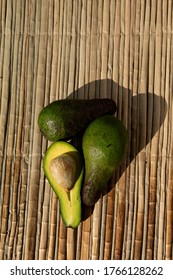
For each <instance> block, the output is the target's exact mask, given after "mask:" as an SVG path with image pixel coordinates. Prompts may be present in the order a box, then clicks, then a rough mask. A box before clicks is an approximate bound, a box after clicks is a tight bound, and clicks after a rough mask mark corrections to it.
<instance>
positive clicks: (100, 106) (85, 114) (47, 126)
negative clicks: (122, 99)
mask: <svg viewBox="0 0 173 280" xmlns="http://www.w3.org/2000/svg"><path fill="white" fill-rule="evenodd" d="M115 111H116V104H115V102H114V101H113V100H112V99H109V98H105V99H90V100H81V99H63V100H57V101H53V102H52V103H50V104H49V105H48V106H46V107H45V108H43V109H42V111H41V112H40V114H39V117H38V126H39V128H40V131H41V133H42V134H43V135H44V137H45V138H46V139H47V140H49V141H51V142H56V141H58V140H68V139H70V138H71V137H73V136H74V135H76V134H78V133H79V132H80V131H82V130H84V129H85V128H86V127H87V126H88V124H89V123H90V122H91V121H93V120H94V119H96V118H98V117H100V116H102V115H104V114H113V113H115Z"/></svg>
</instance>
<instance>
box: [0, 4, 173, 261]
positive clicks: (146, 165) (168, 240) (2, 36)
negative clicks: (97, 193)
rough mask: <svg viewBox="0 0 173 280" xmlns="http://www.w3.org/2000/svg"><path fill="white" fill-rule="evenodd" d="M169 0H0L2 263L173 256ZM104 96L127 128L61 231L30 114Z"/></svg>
mask: <svg viewBox="0 0 173 280" xmlns="http://www.w3.org/2000/svg"><path fill="white" fill-rule="evenodd" d="M172 94H173V2H172V0H164V1H157V0H154V1H149V0H148V1H140V0H132V1H130V0H122V1H120V0H108V1H104V0H93V1H90V0H73V1H72V0H57V1H55V0H54V1H53V0H45V1H42V0H39V1H36V0H32V1H31V0H26V1H23V0H16V1H12V0H8V1H7V0H1V2H0V127H1V141H0V259H9V260H10V259H25V260H26V259H50V260H51V259H59V260H60V259H68V260H70V259H85V260H88V259H93V260H95V259H96V260H99V259H173V126H172V119H173V108H172ZM66 97H69V98H81V99H88V98H92V97H96V98H103V97H109V98H112V99H114V100H115V101H116V103H117V107H118V110H117V113H116V116H117V117H118V118H119V119H121V120H122V121H123V122H124V124H125V125H126V127H127V129H128V132H129V153H128V156H127V158H126V160H125V162H124V163H123V164H122V166H121V167H120V168H119V170H117V171H116V172H115V174H114V176H113V177H112V178H111V180H110V182H109V184H110V185H111V190H110V191H109V192H108V193H107V194H106V195H105V196H103V197H102V198H101V199H100V200H99V201H98V202H97V203H96V205H95V207H94V210H93V211H91V209H85V208H84V209H83V216H84V217H83V221H82V222H81V224H80V225H79V227H78V228H77V229H71V228H66V227H65V226H64V224H63V222H62V220H61V215H60V211H59V201H58V199H57V197H56V196H55V194H54V193H53V191H52V189H51V188H50V185H49V183H48V181H47V180H46V179H45V177H44V173H43V168H42V167H43V166H42V160H43V156H44V154H45V151H46V149H47V147H48V146H49V145H50V143H48V142H47V141H46V140H45V139H44V138H43V137H42V135H41V133H40V131H39V128H38V124H37V119H38V114H39V112H40V111H41V109H42V108H43V107H44V106H45V105H47V104H48V103H49V102H51V101H53V100H57V99H64V98H66Z"/></svg>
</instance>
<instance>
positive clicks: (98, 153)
mask: <svg viewBox="0 0 173 280" xmlns="http://www.w3.org/2000/svg"><path fill="white" fill-rule="evenodd" d="M82 148H83V154H84V160H85V178H84V186H83V190H82V199H83V202H84V204H86V205H88V206H91V205H94V204H95V203H96V202H97V200H98V199H99V197H100V195H101V194H103V193H105V190H106V188H107V182H108V180H109V179H110V178H111V176H112V175H113V173H114V171H115V170H116V169H117V168H118V167H119V165H120V164H121V163H122V161H123V160H124V158H125V156H126V153H127V149H128V135H127V130H126V128H125V126H124V124H123V123H122V122H121V121H120V120H119V119H117V118H115V117H114V116H109V115H105V116H102V117H100V118H98V119H96V120H94V121H93V122H92V123H91V124H90V125H89V126H88V127H87V128H86V130H85V132H84V135H83V139H82Z"/></svg>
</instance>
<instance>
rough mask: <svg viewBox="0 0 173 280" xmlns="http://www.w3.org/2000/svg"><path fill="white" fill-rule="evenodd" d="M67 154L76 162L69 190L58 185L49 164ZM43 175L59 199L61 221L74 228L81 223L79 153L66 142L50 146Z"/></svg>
mask: <svg viewBox="0 0 173 280" xmlns="http://www.w3.org/2000/svg"><path fill="white" fill-rule="evenodd" d="M63 154H69V155H70V156H71V157H73V159H74V160H75V162H76V172H75V173H76V174H75V180H74V186H73V188H72V189H71V190H69V191H67V190H65V189H64V188H63V187H62V186H61V185H59V184H58V182H57V181H56V179H55V178H54V177H53V176H52V173H51V168H50V166H51V162H52V160H54V159H55V158H56V157H58V156H61V155H63ZM43 168H44V172H45V175H46V177H47V179H48V181H49V183H50V185H51V187H52V188H53V190H54V192H55V193H56V195H57V196H58V198H59V202H60V211H61V215H62V219H63V221H64V223H65V225H66V226H68V227H72V228H75V227H77V226H78V225H79V223H80V221H81V194H80V192H81V187H82V180H83V162H82V159H81V156H80V154H79V152H78V151H77V150H76V149H75V148H74V147H73V146H72V145H71V144H69V143H68V142H64V141H58V142H55V143H53V144H51V145H50V147H49V148H48V149H47V151H46V154H45V156H44V160H43Z"/></svg>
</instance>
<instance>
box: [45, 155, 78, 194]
mask: <svg viewBox="0 0 173 280" xmlns="http://www.w3.org/2000/svg"><path fill="white" fill-rule="evenodd" d="M50 172H51V174H52V176H53V177H54V179H55V180H56V182H57V183H58V185H60V186H61V187H62V188H63V189H64V190H66V191H70V190H71V189H72V188H73V186H74V183H75V176H76V161H75V159H74V158H73V157H72V156H71V155H70V154H68V153H66V154H62V155H60V156H57V157H56V158H54V159H52V160H51V162H50Z"/></svg>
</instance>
